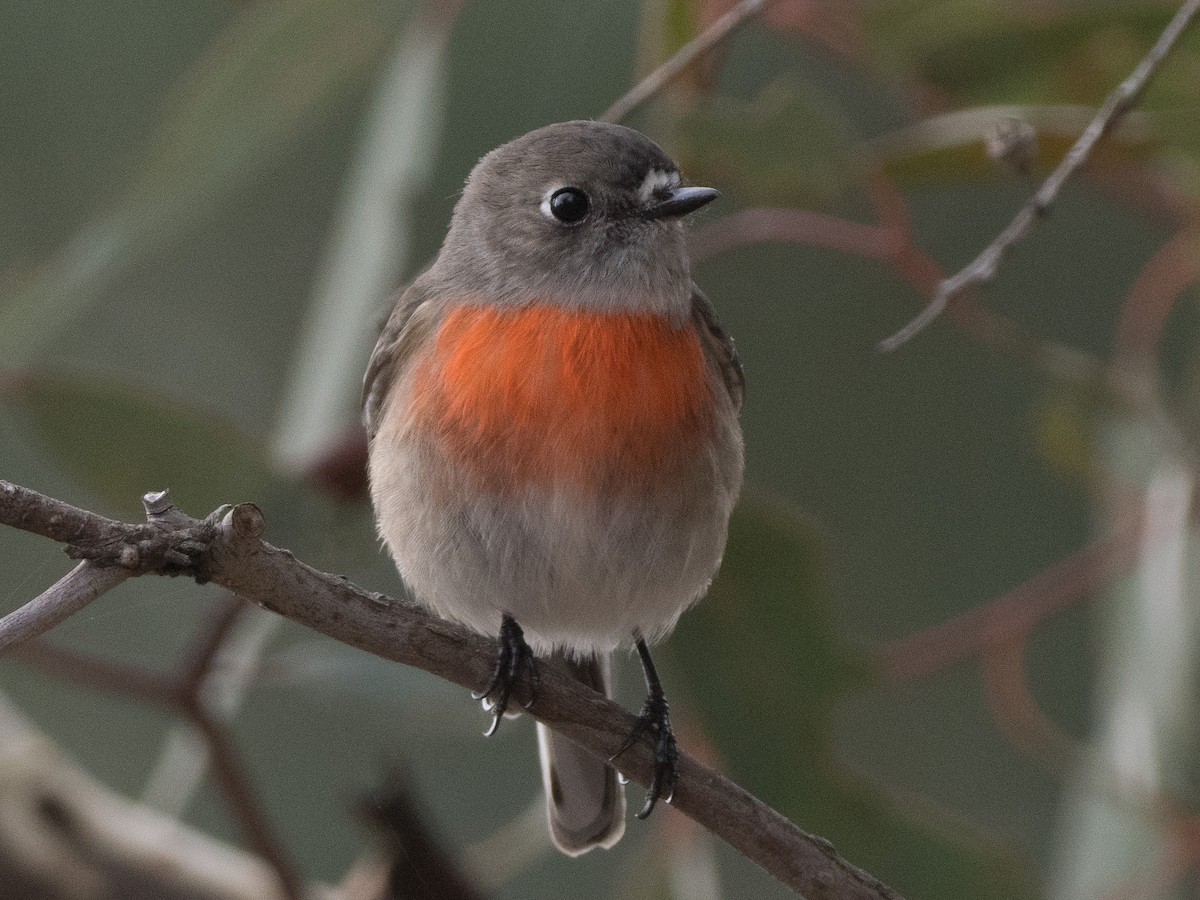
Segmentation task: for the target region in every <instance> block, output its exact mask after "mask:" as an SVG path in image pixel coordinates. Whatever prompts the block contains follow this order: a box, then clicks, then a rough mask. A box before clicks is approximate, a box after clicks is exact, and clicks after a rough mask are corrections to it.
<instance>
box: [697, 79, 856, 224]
mask: <svg viewBox="0 0 1200 900" xmlns="http://www.w3.org/2000/svg"><path fill="white" fill-rule="evenodd" d="M848 118H849V117H848V116H847V115H846V112H845V110H843V109H842V108H841V107H840V106H839V105H838V104H837V102H836V101H834V100H833V99H832V97H830V96H829V95H827V94H825V93H823V92H821V91H819V90H817V89H816V88H815V87H813V86H812V85H810V84H807V83H804V82H800V81H798V80H796V79H792V78H782V79H780V80H777V81H775V82H773V83H772V84H771V85H769V86H768V87H767V88H766V89H765V90H763V91H762V93H761V94H759V96H758V97H757V98H756V99H755V100H754V101H753V102H750V103H747V102H744V101H742V100H738V99H735V98H732V97H727V96H716V97H712V98H706V99H702V100H699V101H697V103H696V105H695V106H693V107H692V108H691V109H689V110H688V111H687V112H686V113H685V114H684V116H683V119H682V121H681V122H680V127H679V129H678V131H677V135H678V145H679V146H678V147H677V148H673V149H676V152H677V158H679V159H680V160H681V163H682V165H683V169H684V171H686V172H687V173H688V176H689V178H691V179H692V180H694V181H696V182H697V183H701V184H720V185H721V186H722V187H723V188H725V187H729V188H732V189H733V190H734V191H736V192H737V194H738V199H739V200H741V201H742V202H743V203H746V204H751V205H758V204H762V205H768V206H788V205H799V206H827V205H829V204H830V203H832V202H833V201H834V200H835V199H837V198H838V197H839V196H841V194H842V192H843V191H844V190H845V189H846V187H847V186H848V184H849V183H850V181H851V180H852V179H853V178H854V176H855V172H854V169H853V143H854V141H853V137H852V135H851V134H850V132H849V131H848V130H847V126H846V122H847V121H848Z"/></svg>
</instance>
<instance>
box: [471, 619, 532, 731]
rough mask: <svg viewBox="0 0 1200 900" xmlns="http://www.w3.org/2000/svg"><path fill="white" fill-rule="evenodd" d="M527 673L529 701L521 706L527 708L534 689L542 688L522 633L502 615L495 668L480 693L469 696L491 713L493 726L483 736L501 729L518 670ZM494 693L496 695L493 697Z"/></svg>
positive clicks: (513, 621) (530, 652) (511, 621)
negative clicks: (479, 701)
mask: <svg viewBox="0 0 1200 900" xmlns="http://www.w3.org/2000/svg"><path fill="white" fill-rule="evenodd" d="M522 670H524V671H525V672H526V673H527V677H528V679H529V702H528V703H525V704H523V706H524V707H525V708H526V709H528V708H529V707H530V706H532V705H533V702H534V700H535V699H536V695H537V689H538V687H539V686H540V685H541V677H540V676H539V675H538V670H537V659H536V658H535V657H534V655H533V651H532V650H531V649H529V645H528V644H527V643H525V633H524V632H523V631H522V630H521V626H520V625H518V624H517V623H516V621H515V620H514V619H513V618H512V616H508V615H506V616H504V617H503V618H502V619H501V620H500V637H499V640H498V641H497V644H496V668H495V669H494V670H493V672H492V677H491V679H490V680H489V681H488V683H487V686H486V687H484V689H483V690H482V691H479V692H473V693H472V694H471V696H472V697H474V698H475V699H476V700H482V701H483V705H484V709H487V710H489V711H490V712H491V713H492V724H491V725H490V726H488V729H487V731H485V732H484V733H483V734H484V737H491V736H492V735H493V734H495V733H496V729H497V728H499V727H500V720H501V719H502V718H504V713H505V712H506V711H507V710H508V701H509V697H510V696H511V695H512V689H513V685H515V684H516V683H517V679H518V678H519V677H520V674H521V671H522ZM493 694H494V695H495V696H493Z"/></svg>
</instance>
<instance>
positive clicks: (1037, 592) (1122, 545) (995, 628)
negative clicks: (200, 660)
mask: <svg viewBox="0 0 1200 900" xmlns="http://www.w3.org/2000/svg"><path fill="white" fill-rule="evenodd" d="M1141 527H1142V525H1141V522H1140V520H1139V521H1134V522H1130V523H1127V524H1125V525H1124V526H1122V527H1121V528H1120V530H1118V531H1117V532H1116V533H1115V534H1113V535H1111V536H1110V537H1106V538H1101V539H1100V540H1098V541H1096V542H1095V543H1093V544H1090V545H1088V546H1087V547H1084V548H1082V549H1081V550H1078V551H1076V552H1075V553H1073V554H1071V555H1070V556H1068V557H1067V558H1066V559H1063V560H1061V561H1059V562H1057V563H1055V564H1054V565H1053V566H1050V567H1049V568H1047V569H1045V570H1044V571H1042V572H1039V573H1038V574H1037V575H1035V576H1034V577H1033V578H1030V579H1029V580H1028V581H1026V582H1025V583H1024V584H1021V585H1019V586H1018V587H1016V588H1014V589H1013V590H1011V591H1009V592H1008V593H1007V594H1004V595H1003V596H1001V597H998V598H997V599H995V600H993V601H992V602H990V603H987V604H985V605H984V606H980V607H977V608H975V609H972V610H970V611H969V612H965V613H963V614H962V615H960V616H956V617H955V618H953V619H949V620H948V621H945V622H942V623H940V624H938V625H935V626H933V627H932V628H929V629H927V630H925V631H920V632H918V633H916V634H913V635H909V636H908V637H904V638H900V639H899V640H896V641H892V642H891V643H890V644H888V645H887V646H886V647H885V648H884V651H883V659H882V670H883V674H884V676H885V677H886V678H887V679H888V681H890V682H892V683H893V684H903V683H905V682H909V681H914V680H916V679H919V678H923V677H925V676H928V675H931V674H933V673H934V672H939V671H942V670H944V669H945V668H946V667H948V666H950V665H951V664H953V663H955V662H957V661H958V660H961V659H964V658H967V657H969V656H972V655H975V654H977V653H981V652H983V651H985V650H986V649H988V648H989V647H996V646H1000V645H1004V644H1007V643H1010V642H1011V641H1012V640H1013V639H1014V637H1015V636H1019V635H1020V634H1022V633H1024V632H1025V631H1027V630H1028V629H1029V628H1031V627H1033V626H1034V625H1035V624H1037V623H1038V622H1040V621H1042V620H1043V619H1047V618H1049V617H1050V616H1052V615H1054V614H1055V613H1057V612H1059V611H1060V610H1063V609H1065V608H1067V607H1068V606H1070V605H1071V604H1072V603H1076V602H1078V601H1080V600H1082V599H1084V598H1086V597H1088V596H1090V595H1091V594H1093V593H1094V592H1095V591H1097V590H1099V589H1100V588H1101V587H1102V586H1103V585H1105V584H1107V583H1108V581H1110V580H1111V579H1112V578H1115V577H1116V576H1117V575H1118V574H1120V573H1122V572H1124V571H1127V570H1128V569H1130V568H1132V567H1133V565H1134V564H1135V563H1136V562H1137V560H1138V558H1139V556H1140V552H1141V551H1140V548H1139V546H1138V534H1139V532H1140V530H1141Z"/></svg>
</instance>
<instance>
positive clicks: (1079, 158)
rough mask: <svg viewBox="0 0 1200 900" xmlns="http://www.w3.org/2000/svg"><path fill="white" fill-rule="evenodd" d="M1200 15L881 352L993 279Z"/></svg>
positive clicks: (1198, 8)
mask: <svg viewBox="0 0 1200 900" xmlns="http://www.w3.org/2000/svg"><path fill="white" fill-rule="evenodd" d="M1197 13H1200V0H1186V2H1185V3H1184V4H1183V5H1182V6H1181V7H1180V8H1179V11H1178V12H1177V13H1176V14H1175V17H1174V18H1173V19H1171V21H1170V23H1169V24H1168V25H1167V27H1166V29H1164V31H1163V33H1162V34H1161V35H1159V38H1158V40H1157V41H1155V43H1154V46H1153V47H1152V48H1150V52H1149V53H1147V54H1146V56H1145V58H1143V59H1142V61H1141V62H1140V63H1138V66H1137V68H1136V69H1134V70H1133V73H1132V74H1131V75H1130V76H1129V77H1128V78H1126V79H1125V80H1124V81H1123V82H1121V84H1119V85H1118V86H1117V88H1116V90H1114V91H1113V92H1112V93H1111V94H1109V95H1108V97H1107V98H1106V99H1105V101H1104V105H1103V106H1101V107H1100V110H1099V112H1097V113H1096V116H1095V118H1094V119H1092V121H1091V123H1090V124H1089V125H1088V127H1087V128H1086V129H1085V130H1084V132H1083V134H1081V135H1080V136H1079V140H1077V141H1076V142H1075V144H1074V145H1073V146H1072V147H1071V149H1070V150H1068V151H1067V154H1066V156H1064V157H1063V159H1062V162H1060V163H1059V164H1058V167H1057V168H1056V169H1055V170H1054V171H1053V172H1051V173H1050V175H1049V177H1047V178H1046V180H1045V181H1044V182H1043V183H1042V186H1041V187H1040V188H1039V189H1038V190H1037V193H1035V194H1034V195H1033V196H1032V197H1031V198H1030V199H1029V201H1028V202H1027V203H1026V204H1025V205H1024V206H1023V207H1022V208H1021V210H1020V212H1018V213H1017V215H1016V217H1015V218H1014V219H1013V220H1012V222H1010V223H1009V225H1008V227H1007V228H1005V229H1004V230H1003V231H1002V232H1000V234H998V235H997V236H996V239H995V240H993V241H992V242H991V243H990V244H988V245H987V247H985V248H984V250H983V252H982V253H980V254H979V256H977V257H976V258H975V259H974V260H972V261H971V262H970V263H969V264H968V265H967V266H966V267H965V268H963V269H962V270H961V271H959V272H958V273H957V274H955V275H953V276H951V277H950V278H947V279H945V280H944V281H943V282H942V283H941V284H939V285H938V289H937V292H936V293H935V294H934V296H933V299H932V300H931V301H930V302H929V304H928V305H927V306H926V307H925V309H923V310H922V311H921V313H920V314H919V315H918V316H917V317H916V318H915V319H913V320H912V321H911V322H909V323H908V324H907V325H905V326H904V327H903V328H901V329H900V330H899V331H897V332H896V333H895V334H893V335H892V336H891V337H889V338H887V339H885V340H883V341H881V342H880V343H879V349H880V351H881V352H884V353H886V352H890V351H892V350H895V349H896V348H897V347H899V346H900V345H901V344H903V343H905V342H906V341H908V340H910V339H911V338H913V337H914V336H915V335H916V334H917V333H918V332H920V331H921V330H922V329H923V328H925V326H927V325H928V324H929V323H930V322H932V321H933V320H934V319H936V318H937V317H938V316H939V315H940V314H941V312H942V310H944V309H945V308H946V304H947V303H949V302H950V300H951V299H952V298H953V297H954V296H956V295H957V294H958V293H959V292H960V291H962V290H963V289H964V288H966V287H968V286H969V285H975V284H984V283H986V282H988V281H991V280H992V278H994V277H995V275H996V271H997V269H998V268H999V266H1000V262H1001V261H1002V260H1003V259H1004V256H1005V255H1006V254H1007V253H1008V251H1009V250H1010V249H1012V247H1013V245H1014V244H1016V243H1017V242H1018V241H1020V240H1022V239H1023V238H1024V237H1025V236H1026V235H1027V234H1029V232H1030V231H1031V230H1032V229H1033V225H1034V223H1035V222H1036V221H1037V220H1038V219H1039V218H1041V217H1042V216H1045V215H1046V213H1047V212H1049V210H1050V207H1051V205H1052V204H1053V203H1054V201H1055V199H1056V198H1057V197H1058V192H1059V191H1060V190H1061V189H1062V186H1063V185H1064V184H1066V182H1067V180H1068V179H1069V178H1070V177H1071V176H1072V175H1074V174H1075V172H1076V171H1078V169H1079V168H1080V167H1082V166H1083V165H1084V163H1086V162H1087V161H1088V158H1089V157H1090V156H1091V154H1092V151H1093V150H1094V149H1095V147H1096V144H1097V143H1098V142H1099V141H1100V139H1101V138H1103V137H1104V136H1105V135H1106V134H1108V132H1109V131H1110V130H1111V129H1112V128H1113V126H1114V125H1116V124H1117V123H1118V122H1119V121H1120V120H1121V117H1122V116H1124V115H1125V113H1127V112H1128V111H1129V110H1130V109H1131V108H1132V107H1133V106H1134V104H1136V103H1137V102H1138V100H1139V99H1140V98H1141V96H1142V93H1143V92H1144V91H1145V90H1146V86H1147V85H1148V84H1149V83H1150V79H1151V78H1152V77H1153V76H1154V73H1155V72H1156V71H1157V70H1158V67H1159V66H1160V65H1161V64H1162V62H1163V60H1165V59H1166V58H1167V56H1168V55H1169V54H1170V52H1171V50H1172V49H1173V48H1174V46H1175V44H1176V43H1177V42H1178V40H1179V38H1180V37H1181V36H1182V35H1183V33H1184V31H1186V30H1187V27H1188V26H1189V25H1190V24H1191V22H1192V20H1193V19H1194V18H1195V16H1196V14H1197Z"/></svg>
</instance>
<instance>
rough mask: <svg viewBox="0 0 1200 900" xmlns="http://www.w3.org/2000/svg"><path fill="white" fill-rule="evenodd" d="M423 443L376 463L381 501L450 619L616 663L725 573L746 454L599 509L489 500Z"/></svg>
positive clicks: (729, 450) (413, 565)
mask: <svg viewBox="0 0 1200 900" xmlns="http://www.w3.org/2000/svg"><path fill="white" fill-rule="evenodd" d="M377 440H378V438H377ZM422 443H423V442H417V441H410V442H405V443H404V444H403V445H402V446H401V447H398V448H395V449H396V450H398V452H394V453H393V452H389V453H385V454H381V453H378V452H376V454H375V455H374V457H373V460H372V489H373V492H374V496H375V503H376V507H377V509H379V510H380V511H381V516H380V533H381V535H382V537H383V539H384V541H385V543H386V544H387V546H388V549H389V550H390V551H391V554H392V556H393V558H394V559H395V560H396V564H397V567H398V568H399V570H400V573H401V575H402V576H403V577H404V580H405V582H406V583H407V584H408V586H409V588H410V589H411V590H412V591H413V594H414V595H415V597H416V598H417V599H418V600H419V601H420V602H422V603H424V604H426V605H428V606H429V607H430V608H431V609H433V610H434V611H435V612H437V613H438V614H439V615H441V616H443V617H444V618H448V619H452V620H455V621H458V622H462V623H463V624H465V625H467V626H468V627H470V628H472V629H474V630H476V631H479V632H482V633H484V634H496V633H498V631H499V627H500V617H501V615H502V614H504V613H508V614H509V615H511V616H513V618H515V619H516V620H517V622H518V623H520V625H521V626H522V628H523V629H524V630H525V635H526V638H527V640H528V641H529V643H530V644H531V645H532V646H533V648H534V649H535V651H537V652H539V653H546V652H548V651H549V650H551V649H554V648H565V649H569V650H574V651H577V652H593V651H604V650H611V649H614V648H615V647H617V646H619V645H622V644H630V643H632V641H633V639H634V636H635V635H636V634H640V635H642V636H644V637H646V638H647V639H648V640H650V641H654V640H656V639H657V638H659V637H661V636H662V635H664V634H665V633H666V632H668V631H669V630H670V629H671V628H672V627H673V626H674V624H675V621H676V620H677V619H678V617H679V615H680V613H682V612H683V611H684V610H685V609H686V608H687V607H688V606H690V605H691V604H693V603H694V602H696V601H697V600H699V599H700V597H701V596H703V594H704V591H705V590H706V588H707V587H708V583H709V581H710V580H711V579H712V577H713V575H714V574H715V573H716V570H717V567H718V566H719V565H720V561H721V554H722V553H723V551H724V547H725V538H726V531H727V527H728V521H729V513H730V511H731V509H732V506H733V503H734V501H735V499H736V494H737V488H738V484H739V483H740V475H741V454H740V446H738V445H736V444H735V445H733V446H731V447H726V448H724V450H723V451H721V450H719V449H718V448H717V447H715V446H714V447H711V448H707V449H706V451H705V452H703V453H702V454H698V456H697V459H696V465H695V469H694V471H692V472H690V473H689V475H690V477H689V478H687V479H686V480H680V481H679V482H678V483H677V485H676V488H675V489H670V490H663V489H661V487H660V488H658V489H654V490H651V491H643V490H637V489H629V490H616V491H614V492H613V493H611V494H608V495H605V496H597V495H594V494H591V495H588V494H584V493H581V492H580V491H578V490H573V489H570V488H561V489H555V488H549V489H547V488H527V489H526V490H524V491H522V492H521V493H520V494H519V495H504V494H498V493H490V492H480V491H479V490H477V488H476V487H475V486H473V485H472V484H471V483H470V480H469V477H467V476H465V474H464V473H462V472H454V471H452V470H450V469H448V467H447V465H446V463H447V460H446V459H445V458H444V457H442V456H441V454H440V453H438V452H437V451H436V450H435V449H432V448H429V447H428V446H424V447H422V446H421V445H422ZM722 458H723V461H722Z"/></svg>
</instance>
